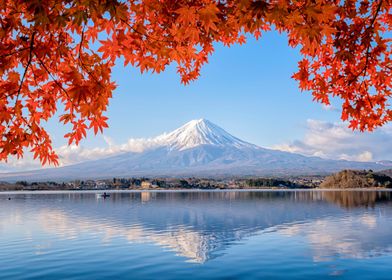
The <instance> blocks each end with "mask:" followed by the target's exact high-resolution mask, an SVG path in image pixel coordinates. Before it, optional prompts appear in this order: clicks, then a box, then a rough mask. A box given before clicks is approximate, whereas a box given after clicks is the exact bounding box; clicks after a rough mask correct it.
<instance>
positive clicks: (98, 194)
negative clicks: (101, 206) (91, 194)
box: [96, 192, 110, 199]
mask: <svg viewBox="0 0 392 280" xmlns="http://www.w3.org/2000/svg"><path fill="white" fill-rule="evenodd" d="M96 196H97V197H103V198H104V199H105V198H108V197H110V194H107V193H106V192H104V193H97V194H96Z"/></svg>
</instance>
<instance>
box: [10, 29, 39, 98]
mask: <svg viewBox="0 0 392 280" xmlns="http://www.w3.org/2000/svg"><path fill="white" fill-rule="evenodd" d="M34 36H35V32H33V34H32V35H31V40H30V47H29V49H30V53H29V60H28V61H27V64H26V67H25V69H24V72H23V76H22V79H21V81H20V84H19V88H18V91H17V93H18V95H17V96H16V101H15V105H16V103H17V102H18V99H19V95H20V91H21V90H22V85H23V82H24V79H25V77H26V74H27V70H28V69H29V67H30V64H31V61H32V59H33V47H34Z"/></svg>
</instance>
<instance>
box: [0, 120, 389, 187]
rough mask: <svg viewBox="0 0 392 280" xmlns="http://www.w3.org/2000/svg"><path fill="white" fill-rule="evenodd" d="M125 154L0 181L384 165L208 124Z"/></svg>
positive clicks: (327, 170)
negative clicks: (273, 145) (269, 145)
mask: <svg viewBox="0 0 392 280" xmlns="http://www.w3.org/2000/svg"><path fill="white" fill-rule="evenodd" d="M140 141H142V143H141V144H142V145H141V146H143V141H145V145H144V146H145V147H144V148H143V149H141V150H140V151H138V152H124V153H120V154H118V155H115V156H111V157H108V158H103V159H98V160H92V161H86V162H82V163H79V164H74V165H69V166H64V167H58V168H50V169H44V170H34V171H26V172H20V173H8V174H0V179H1V180H8V181H15V180H69V179H88V178H111V177H130V176H209V177H213V176H246V175H256V176H262V175H280V176H281V175H305V174H325V173H330V172H336V171H340V170H341V169H370V168H371V169H374V170H381V169H385V164H380V163H372V162H352V161H345V160H327V159H321V158H318V157H306V156H303V155H299V154H294V153H289V152H283V151H278V150H271V149H265V148H261V147H258V146H256V145H253V144H250V143H247V142H245V141H242V140H240V139H238V138H237V137H234V136H232V135H231V134H229V133H228V132H226V131H225V130H224V129H222V128H220V127H219V126H217V125H216V124H213V123H212V122H210V121H208V120H205V119H200V120H193V121H190V122H188V123H186V124H185V125H183V126H181V127H180V128H178V129H176V130H174V131H172V132H170V133H165V134H162V135H160V136H157V137H155V138H152V139H146V140H140Z"/></svg>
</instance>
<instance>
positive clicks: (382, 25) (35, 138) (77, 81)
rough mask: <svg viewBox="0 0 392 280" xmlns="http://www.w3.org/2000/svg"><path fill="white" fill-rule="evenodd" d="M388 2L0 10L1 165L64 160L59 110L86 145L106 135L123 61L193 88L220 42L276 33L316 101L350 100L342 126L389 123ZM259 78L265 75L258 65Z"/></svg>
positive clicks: (39, 4) (213, 2) (18, 0)
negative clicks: (170, 71) (48, 126)
mask: <svg viewBox="0 0 392 280" xmlns="http://www.w3.org/2000/svg"><path fill="white" fill-rule="evenodd" d="M391 3H392V0H375V1H369V0H226V1H224V0H221V1H218V0H195V1H189V0H175V1H174V0H139V1H133V0H130V1H119V0H0V24H1V28H0V40H1V43H0V76H1V79H0V132H1V136H2V137H1V140H0V160H3V161H4V160H7V158H8V157H9V156H11V155H16V156H18V157H21V156H23V153H24V151H25V150H26V149H31V151H32V152H33V153H34V157H35V158H39V159H40V160H41V162H42V164H45V163H47V162H48V163H55V164H56V163H57V162H58V157H57V155H56V153H55V152H54V150H53V148H52V144H51V139H50V135H49V134H48V133H47V131H46V130H45V129H44V125H45V122H46V121H47V120H48V119H49V118H51V117H53V116H54V114H55V113H56V112H57V111H59V112H61V115H60V118H59V121H60V122H61V123H63V124H70V131H69V133H67V134H66V135H65V137H66V138H68V140H69V143H70V144H71V143H76V144H77V143H78V142H79V141H80V140H81V139H82V138H84V137H85V136H86V131H87V130H88V129H93V130H94V132H95V133H97V132H98V131H102V130H103V128H105V127H107V122H106V121H107V117H105V116H104V113H105V111H106V109H107V107H108V101H109V99H110V98H111V97H112V93H113V90H114V89H115V88H116V85H115V83H114V82H113V81H112V80H111V69H112V67H113V66H114V65H115V63H116V60H117V61H118V59H119V58H122V59H123V61H124V64H125V65H127V64H131V65H133V66H135V67H138V68H140V70H141V72H145V71H152V72H157V73H159V72H161V71H163V70H165V68H166V67H167V66H168V65H169V64H172V63H174V64H175V65H177V71H178V74H179V75H180V77H181V81H182V83H184V84H187V83H189V82H190V81H193V80H195V79H197V77H198V76H199V73H200V69H201V67H202V66H203V64H205V63H207V62H208V56H209V55H210V54H211V53H212V52H213V51H214V43H215V42H221V43H223V44H224V45H227V46H230V45H232V44H236V43H239V44H243V43H245V41H246V36H254V37H256V38H259V37H261V35H262V33H263V32H266V31H268V30H270V29H275V30H278V31H279V32H284V33H286V34H287V37H288V44H289V45H290V46H292V47H299V49H300V52H301V54H302V56H303V58H302V60H301V61H299V62H298V68H299V69H298V72H296V73H295V74H294V75H293V78H294V79H296V80H297V81H298V83H299V87H300V88H301V89H302V90H306V91H310V92H311V93H312V94H313V97H314V99H315V100H316V101H319V102H322V103H324V104H329V102H330V98H331V97H338V98H340V99H341V100H342V115H341V118H342V119H343V120H345V121H349V126H350V127H351V128H353V129H360V130H372V129H374V128H376V127H378V126H381V125H383V124H385V123H386V122H389V121H391V120H392V109H391V107H390V104H389V102H390V97H391V80H392V75H391V70H392V63H391V48H392V47H391V44H392V42H391V25H392V15H391V6H392V5H391ZM260 67H262V66H260ZM282 102H283V101H282Z"/></svg>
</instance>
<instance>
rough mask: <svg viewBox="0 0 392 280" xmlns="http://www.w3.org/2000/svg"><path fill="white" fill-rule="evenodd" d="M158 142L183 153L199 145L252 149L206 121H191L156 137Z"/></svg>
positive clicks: (247, 144)
mask: <svg viewBox="0 0 392 280" xmlns="http://www.w3.org/2000/svg"><path fill="white" fill-rule="evenodd" d="M158 138H159V140H158V142H161V143H162V144H163V145H165V146H169V147H170V148H171V149H175V150H179V151H183V150H186V149H190V148H194V147H197V146H200V145H214V146H234V147H237V148H240V147H254V145H252V144H250V143H247V142H245V141H242V140H240V139H238V138H236V137H234V136H232V135H231V134H230V133H228V132H226V131H225V130H224V129H222V128H220V127H219V126H217V125H216V124H214V123H212V122H210V121H209V120H206V119H199V120H192V121H190V122H188V123H186V124H184V125H183V126H181V127H180V128H178V129H176V130H174V131H172V132H170V133H168V134H163V135H161V136H158Z"/></svg>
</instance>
